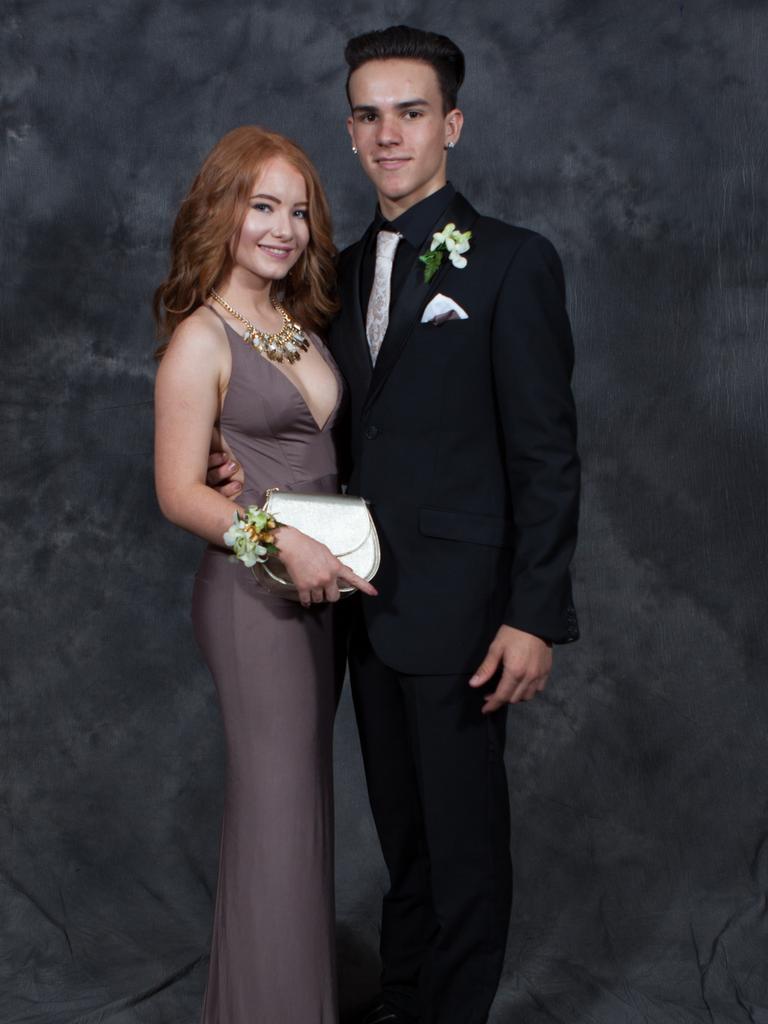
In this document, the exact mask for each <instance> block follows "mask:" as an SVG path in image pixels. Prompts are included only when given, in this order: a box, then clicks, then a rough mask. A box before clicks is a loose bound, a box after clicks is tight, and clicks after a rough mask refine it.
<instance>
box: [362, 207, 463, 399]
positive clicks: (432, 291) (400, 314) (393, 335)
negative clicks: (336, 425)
mask: <svg viewBox="0 0 768 1024" xmlns="http://www.w3.org/2000/svg"><path fill="white" fill-rule="evenodd" d="M478 216H479V215H478V213H477V211H476V210H474V209H473V208H472V207H471V206H470V205H469V203H468V202H467V201H466V199H464V197H463V196H461V195H459V194H458V193H457V194H456V195H455V196H454V198H453V201H452V202H451V204H450V206H449V207H448V209H447V210H444V211H443V212H442V213H441V214H440V218H439V220H438V221H436V222H435V223H434V224H433V225H432V227H431V228H430V229H429V232H428V234H427V238H426V241H425V243H424V245H423V247H422V249H421V251H420V253H419V255H422V253H425V252H426V251H427V250H428V249H429V247H430V245H431V243H432V235H433V234H434V232H435V231H439V230H440V229H441V228H443V227H444V226H445V225H446V224H449V223H450V222H451V221H453V222H454V223H455V224H456V226H457V228H458V229H459V231H469V230H471V228H472V225H473V224H474V223H475V221H476V220H477V218H478ZM468 258H469V259H470V260H471V259H472V250H471V248H470V252H469V257H468ZM450 266H451V261H450V260H449V259H448V257H447V256H446V257H445V258H444V259H443V262H442V263H441V265H440V269H439V270H438V271H437V273H436V274H435V276H434V277H433V278H432V280H431V281H430V282H429V284H425V282H424V264H423V263H421V262H420V261H419V260H418V259H417V261H416V266H415V267H413V268H412V269H411V272H410V273H409V274H408V277H407V279H406V283H405V285H404V286H403V287H402V288H401V290H400V292H399V294H398V295H394V296H393V297H392V303H391V307H390V316H389V324H388V325H387V333H386V334H385V335H384V340H383V341H382V343H381V348H380V350H379V355H378V358H377V360H376V366H375V367H374V368H373V374H372V376H371V383H370V387H369V389H368V395H367V396H366V399H365V406H364V410H365V409H367V408H368V407H369V406H370V405H371V403H372V402H373V401H374V400H375V399H376V397H377V395H378V394H379V392H380V391H381V389H382V387H383V385H384V382H385V381H386V379H387V377H388V376H389V375H390V373H391V372H392V369H393V367H394V366H395V364H396V363H397V361H398V359H399V358H400V356H401V354H402V352H403V349H404V348H405V346H406V344H407V342H408V338H409V337H410V336H411V334H412V332H413V329H414V328H415V327H416V325H417V324H418V323H419V321H420V318H421V313H422V311H423V310H424V309H425V307H426V305H427V303H428V302H429V301H430V300H431V299H432V297H433V296H434V295H436V294H437V291H438V288H439V286H440V282H441V281H442V279H443V277H444V276H445V274H446V272H447V270H448V268H449V267H450ZM359 287H360V285H359V264H358V296H357V299H358V309H359V304H360V296H359ZM363 338H364V341H365V344H366V348H367V339H365V324H363ZM369 361H370V357H369Z"/></svg>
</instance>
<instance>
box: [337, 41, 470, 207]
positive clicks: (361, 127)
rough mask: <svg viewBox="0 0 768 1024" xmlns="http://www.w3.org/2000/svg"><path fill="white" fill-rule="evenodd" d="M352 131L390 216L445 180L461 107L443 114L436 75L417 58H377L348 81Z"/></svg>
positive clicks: (349, 120)
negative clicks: (450, 147)
mask: <svg viewBox="0 0 768 1024" xmlns="http://www.w3.org/2000/svg"><path fill="white" fill-rule="evenodd" d="M349 96H350V101H351V104H352V114H351V115H350V117H349V118H348V119H347V129H348V131H349V134H350V137H351V139H352V145H353V146H355V147H356V148H357V151H358V153H359V156H360V162H361V164H362V165H363V170H364V171H365V173H366V174H367V175H368V177H369V178H370V179H371V181H372V182H373V184H374V187H375V188H376V192H377V193H378V197H379V205H380V206H381V210H382V213H383V214H384V216H385V217H388V218H389V219H390V220H391V219H392V218H393V217H396V216H397V215H398V214H400V213H402V212H403V211H404V210H407V209H408V208H409V207H411V206H413V204H414V203H417V202H419V200H420V199H424V198H425V197H426V196H428V195H431V194H432V193H433V192H436V191H437V189H439V188H441V187H442V186H443V185H444V184H445V180H446V178H445V163H446V160H445V158H446V146H447V145H448V143H449V142H457V141H458V138H459V135H460V134H461V126H462V120H463V118H462V114H461V111H460V110H451V111H449V112H448V113H447V114H445V113H444V112H443V99H442V95H441V93H440V85H439V83H438V80H437V74H436V73H435V70H434V68H433V67H432V66H431V65H430V64H425V63H424V62H423V61H418V60H400V59H397V60H372V61H368V63H367V64H363V65H362V67H359V68H358V69H357V70H356V71H353V72H352V76H351V78H350V80H349Z"/></svg>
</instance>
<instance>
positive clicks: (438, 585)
mask: <svg viewBox="0 0 768 1024" xmlns="http://www.w3.org/2000/svg"><path fill="white" fill-rule="evenodd" d="M346 59H347V63H348V65H349V77H348V85H347V89H348V95H349V101H350V106H351V114H350V117H349V119H348V122H347V124H348V130H349V134H350V138H351V142H352V146H353V151H354V152H355V153H357V155H358V158H359V160H360V162H361V165H362V167H363V170H364V171H365V173H366V174H367V175H368V177H369V178H370V180H371V182H372V183H373V185H374V187H375V189H376V194H377V198H378V208H377V210H376V215H375V217H374V220H373V222H372V224H371V225H370V226H369V228H368V229H367V231H366V232H365V234H364V235H363V237H362V238H361V239H360V241H358V242H357V243H356V244H354V245H352V246H351V247H350V248H348V249H347V250H345V251H344V252H343V253H342V254H341V257H340V263H339V273H340V287H341V296H342V310H341V313H340V314H339V316H338V318H337V319H336V321H335V323H334V324H333V326H332V329H331V333H330V346H331V350H332V352H333V355H334V357H335V359H336V361H337V363H338V365H339V367H340V369H341V370H342V372H343V374H344V376H345V378H346V381H347V384H348V387H349V398H350V402H349V419H348V446H349V450H350V452H351V475H350V478H349V491H350V492H351V493H353V494H360V495H362V496H364V497H365V498H367V499H368V500H369V501H370V502H371V506H372V510H373V513H374V516H375V519H376V523H377V526H378V529H379V534H380V538H381V543H382V559H381V568H380V570H379V573H378V575H377V577H376V586H377V588H378V590H379V596H378V597H377V598H376V599H375V600H371V601H366V602H364V603H361V605H360V607H358V608H357V609H356V612H357V616H358V618H357V621H356V623H355V626H354V629H353V634H352V639H351V647H350V675H351V681H352V692H353V698H354V703H355V711H356V715H357V721H358V725H359V729H360V738H361V745H362V750H363V757H364V761H365V770H366V778H367V783H368V790H369V795H370V800H371V806H372V810H373V815H374V819H375V822H376V827H377V830H378V834H379V838H380V840H381V845H382V849H383V852H384V858H385V861H386V864H387V867H388V870H389V876H390V888H389V890H388V892H387V894H386V896H385V897H384V904H383V916H382V931H381V954H382V960H383V971H382V996H381V999H380V1000H379V1004H378V1005H377V1006H376V1007H375V1008H374V1009H373V1010H371V1011H370V1012H369V1013H368V1014H367V1015H366V1016H365V1018H364V1019H365V1022H366V1024H398V1022H408V1024H410V1022H420V1024H482V1022H484V1021H486V1020H487V1017H488V1012H489V1008H490V1005H491V1002H492V1000H493V997H494V994H495V991H496V988H497V986H498V981H499V977H500V973H501V969H502V966H503V960H504V947H505V942H506V934H507V928H508V923H509V912H510V905H511V893H512V872H511V865H510V859H509V810H508V806H509V805H508V794H507V784H506V776H505V771H504V760H503V749H504V735H505V720H506V714H507V708H508V705H509V704H516V703H517V702H518V701H521V700H528V699H530V698H532V697H533V696H535V694H536V693H538V692H539V691H541V690H542V689H543V688H544V685H545V683H546V680H547V676H548V674H549V671H550V668H551V662H552V655H551V645H552V644H553V643H565V642H568V641H571V640H575V639H576V638H577V636H578V629H577V625H576V615H575V612H574V609H573V605H572V601H571V588H570V581H569V574H568V565H569V562H570V559H571V556H572V553H573V549H574V545H575V539H576V525H577V514H578V493H579V463H578V458H577V455H576V447H575V441H576V422H575V414H574V407H573V400H572V396H571V389H570V375H571V369H572V363H573V348H572V341H571V333H570V327H569V323H568V318H567V315H566V311H565V304H564V283H563V274H562V269H561V266H560V261H559V259H558V257H557V254H556V253H555V250H554V249H553V248H552V246H551V245H550V244H549V242H547V241H546V240H545V239H544V238H542V237H541V236H540V235H537V234H535V233H534V232H531V231H527V230H525V229H522V228H517V227H511V226H509V225H506V224H502V223H501V222H499V221H496V220H492V219H490V218H487V217H483V216H480V215H479V214H478V213H477V212H476V211H475V210H474V209H473V207H472V206H471V205H470V204H469V203H468V202H467V200H466V199H464V198H463V197H462V196H461V195H459V194H458V193H457V192H456V191H455V190H454V189H453V187H452V186H451V185H450V184H448V183H447V179H446V157H447V153H448V151H449V150H450V149H451V148H453V147H454V146H455V145H456V144H457V143H458V142H459V139H460V137H461V129H462V121H463V118H462V114H461V111H460V110H458V109H457V106H456V95H457V91H458V88H459V86H460V84H461V82H462V79H463V75H464V59H463V56H462V54H461V51H460V50H459V49H458V48H457V47H456V46H455V45H454V44H453V43H452V42H451V41H450V40H449V39H447V38H445V37H444V36H438V35H435V34H433V33H427V32H421V31H419V30H416V29H411V28H406V27H404V26H396V27H392V28H389V29H385V30H383V31H380V32H372V33H368V34H366V35H363V36H359V37H357V38H355V39H352V40H351V41H350V42H349V44H348V45H347V49H346ZM452 231H455V232H459V233H460V234H461V236H463V237H464V240H465V241H464V243H462V241H461V238H460V237H459V236H458V235H456V234H453V235H452V234H451V232H452ZM469 232H471V235H468V234H467V233H469ZM436 234H440V235H441V237H442V238H444V239H445V238H449V239H450V241H451V244H452V245H453V248H454V251H453V252H452V253H451V252H447V251H445V249H444V248H440V239H439V238H438V239H437V240H436V241H435V245H436V246H437V249H436V252H437V259H438V260H439V259H440V254H441V253H442V261H441V262H440V263H439V266H435V267H433V268H431V269H434V271H435V272H434V274H433V276H430V273H429V270H430V268H429V266H428V264H425V263H424V262H423V261H421V260H420V258H419V257H420V256H421V255H425V254H427V253H429V252H430V250H431V247H432V243H433V238H435V235H436ZM466 240H468V242H469V247H468V248H465V243H466ZM457 246H458V250H464V251H463V252H461V251H457ZM434 259H435V257H433V260H434ZM428 278H429V279H428Z"/></svg>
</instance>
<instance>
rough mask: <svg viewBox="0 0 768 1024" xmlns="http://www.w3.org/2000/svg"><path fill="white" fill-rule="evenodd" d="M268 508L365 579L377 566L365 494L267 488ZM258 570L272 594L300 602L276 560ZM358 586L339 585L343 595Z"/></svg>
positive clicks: (373, 530) (376, 539) (376, 540)
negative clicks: (307, 492)
mask: <svg viewBox="0 0 768 1024" xmlns="http://www.w3.org/2000/svg"><path fill="white" fill-rule="evenodd" d="M264 510H265V512H268V513H269V515H270V516H272V517H273V518H274V519H276V520H277V521H278V522H279V523H283V524H284V525H285V526H293V527H294V528H295V529H297V530H301V532H302V533H306V534H307V536H308V537H312V538H313V539H314V540H316V541H319V542H320V543H321V544H325V546H326V547H327V548H329V549H330V551H331V553H332V554H334V555H335V556H336V557H337V558H338V560H339V561H340V562H343V563H344V565H346V566H347V567H348V568H350V569H351V570H352V572H354V573H357V575H358V576H361V577H362V578H363V579H364V580H370V579H372V578H373V576H374V575H375V574H376V571H377V569H378V568H379V559H380V553H379V537H378V534H377V533H376V527H375V526H374V523H373V519H372V518H371V513H370V512H369V511H368V506H367V505H366V503H365V499H364V498H357V497H354V496H353V495H351V494H300V493H297V492H294V491H280V490H278V489H277V488H270V490H268V491H267V495H266V501H265V503H264ZM253 571H254V573H256V575H257V576H258V577H259V579H260V580H261V581H262V582H263V583H265V584H266V585H267V586H268V587H269V589H270V590H272V591H273V592H277V593H280V594H281V595H282V596H283V597H287V598H290V599H291V600H294V601H298V599H299V594H298V591H297V590H296V587H295V585H294V583H293V580H292V579H291V577H290V576H289V575H288V572H287V570H286V569H285V568H284V567H283V564H282V562H281V561H280V560H279V559H278V558H274V557H272V558H268V559H267V561H266V562H260V563H259V564H258V565H255V566H254V567H253ZM356 589H357V588H356V587H352V586H348V585H344V586H340V587H339V592H340V593H341V594H342V595H348V594H354V593H355V591H356Z"/></svg>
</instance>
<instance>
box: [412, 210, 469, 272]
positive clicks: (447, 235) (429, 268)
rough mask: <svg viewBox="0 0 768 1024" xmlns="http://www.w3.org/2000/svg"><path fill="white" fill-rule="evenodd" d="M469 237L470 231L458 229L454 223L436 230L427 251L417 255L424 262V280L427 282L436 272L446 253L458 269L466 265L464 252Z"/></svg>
mask: <svg viewBox="0 0 768 1024" xmlns="http://www.w3.org/2000/svg"><path fill="white" fill-rule="evenodd" d="M471 237H472V232H471V231H458V230H457V228H456V225H455V224H446V225H445V227H444V228H443V230H442V231H436V232H435V233H434V235H432V244H431V245H430V247H429V252H425V253H424V255H423V256H419V259H420V260H421V262H422V263H423V264H424V280H425V281H426V282H427V284H429V282H430V281H431V280H432V278H433V277H434V276H435V274H436V273H437V271H438V268H439V266H440V264H441V263H442V262H443V260H444V259H445V254H446V253H448V259H449V260H450V261H451V263H452V264H453V265H454V267H456V268H457V269H458V270H463V269H464V267H466V265H467V257H466V256H465V255H464V253H465V252H468V250H469V240H470V238H471Z"/></svg>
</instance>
